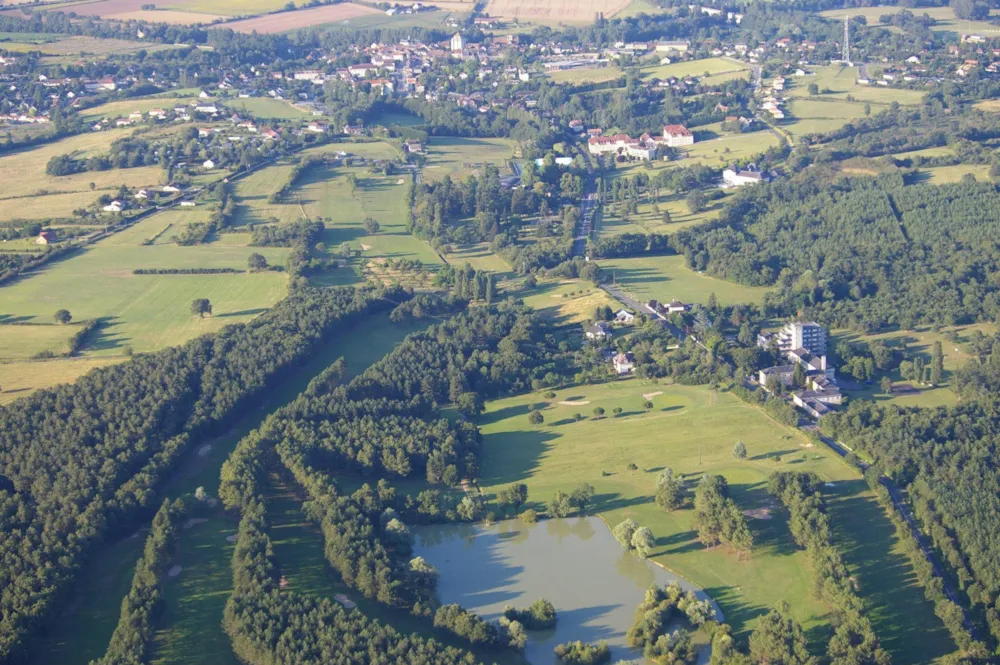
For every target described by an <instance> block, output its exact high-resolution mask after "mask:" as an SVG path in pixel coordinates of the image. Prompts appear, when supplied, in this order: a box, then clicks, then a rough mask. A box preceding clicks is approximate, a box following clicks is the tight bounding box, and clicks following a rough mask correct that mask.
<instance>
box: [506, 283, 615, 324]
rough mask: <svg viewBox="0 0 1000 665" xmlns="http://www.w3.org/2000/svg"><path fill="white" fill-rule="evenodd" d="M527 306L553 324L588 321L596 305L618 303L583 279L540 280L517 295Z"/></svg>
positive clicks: (613, 304) (589, 321)
mask: <svg viewBox="0 0 1000 665" xmlns="http://www.w3.org/2000/svg"><path fill="white" fill-rule="evenodd" d="M517 295H518V296H519V297H521V298H523V299H524V302H525V303H526V304H528V305H529V306H530V307H532V308H534V309H536V310H538V313H539V314H541V315H542V316H543V317H545V318H546V319H548V320H549V321H551V322H552V323H554V324H556V325H573V324H583V323H591V322H593V320H594V312H595V310H596V309H597V308H598V307H604V306H608V307H611V308H612V309H617V308H618V307H620V305H619V304H618V303H617V302H616V301H615V300H614V299H613V298H612V297H611V296H609V295H608V294H607V293H606V292H605V291H603V290H601V289H599V288H597V287H596V286H594V285H593V284H591V283H589V282H584V281H582V280H575V279H574V280H558V281H556V280H542V281H540V282H538V286H537V287H535V288H534V289H523V290H521V291H520V292H519V293H518V294H517Z"/></svg>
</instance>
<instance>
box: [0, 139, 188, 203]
mask: <svg viewBox="0 0 1000 665" xmlns="http://www.w3.org/2000/svg"><path fill="white" fill-rule="evenodd" d="M164 131H167V132H169V131H173V130H172V129H168V130H164ZM134 132H135V130H134V129H131V128H123V129H115V130H108V131H104V132H93V133H87V134H79V135H77V136H71V137H68V138H65V139H62V140H60V141H55V142H53V143H47V144H44V145H41V146H38V147H36V148H33V149H28V150H23V151H18V152H13V153H10V154H7V155H4V156H3V157H0V180H2V182H3V183H4V188H3V192H2V193H0V196H2V197H3V199H2V201H0V202H2V203H3V205H0V208H2V210H3V211H2V212H0V221H2V220H10V219H35V218H51V217H53V216H57V215H58V216H63V215H66V216H68V215H70V214H72V211H73V209H75V208H80V207H85V206H87V205H90V204H92V203H93V202H94V201H96V200H97V197H98V196H100V194H101V193H103V192H105V191H108V190H112V189H118V188H119V187H120V186H121V185H128V186H130V187H141V186H147V185H155V184H159V182H160V179H161V178H162V175H163V173H162V169H160V168H158V167H153V166H141V167H136V168H131V169H112V170H109V171H86V172H83V173H74V174H72V175H66V176H50V175H48V174H47V173H45V166H46V164H48V161H49V160H50V159H51V158H52V157H55V156H58V155H66V154H73V155H75V156H76V157H78V158H85V157H91V156H95V155H102V154H104V153H106V152H107V151H108V147H109V146H110V145H111V142H112V141H114V140H115V139H118V138H122V137H125V136H129V135H131V134H132V133H134ZM157 135H159V132H158V133H157ZM91 183H93V188H91ZM71 193H72V194H71ZM67 194H70V195H67ZM15 199H16V203H13V202H12V201H13V200H15Z"/></svg>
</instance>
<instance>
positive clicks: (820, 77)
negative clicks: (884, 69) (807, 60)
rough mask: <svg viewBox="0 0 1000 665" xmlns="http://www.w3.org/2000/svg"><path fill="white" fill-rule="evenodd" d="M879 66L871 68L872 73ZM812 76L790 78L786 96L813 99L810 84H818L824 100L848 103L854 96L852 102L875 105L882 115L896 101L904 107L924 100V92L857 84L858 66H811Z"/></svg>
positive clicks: (876, 110) (784, 94) (873, 107)
mask: <svg viewBox="0 0 1000 665" xmlns="http://www.w3.org/2000/svg"><path fill="white" fill-rule="evenodd" d="M874 68H875V65H870V66H869V72H871V70H872V69H874ZM806 69H807V70H808V71H809V72H810V73H812V74H813V75H812V76H793V77H788V78H786V86H788V87H786V89H785V91H784V92H783V93H782V95H783V96H785V97H791V98H795V97H809V96H810V95H809V85H810V84H813V83H815V84H816V85H817V87H818V88H819V89H820V91H821V92H822V91H824V90H829V91H830V92H822V94H821V97H820V98H822V99H838V100H841V101H846V100H847V96H848V95H850V96H851V98H852V99H854V100H855V101H856V102H859V103H861V104H862V106H863V105H864V103H866V102H867V103H870V104H871V105H872V113H878V112H879V111H881V110H882V109H883V108H884V105H887V104H891V103H892V102H899V103H900V104H903V105H914V104H919V103H920V101H921V100H922V99H923V97H924V93H923V92H921V91H920V90H903V89H897V88H890V87H882V86H877V85H861V84H858V83H857V78H858V76H859V73H858V68H857V67H844V66H843V65H822V66H811V65H810V66H809V67H807V68H806Z"/></svg>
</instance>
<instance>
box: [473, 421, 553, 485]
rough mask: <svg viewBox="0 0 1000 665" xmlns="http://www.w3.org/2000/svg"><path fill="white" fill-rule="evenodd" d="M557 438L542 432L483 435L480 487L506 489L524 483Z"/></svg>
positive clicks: (530, 431) (526, 430)
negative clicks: (504, 487) (503, 487)
mask: <svg viewBox="0 0 1000 665" xmlns="http://www.w3.org/2000/svg"><path fill="white" fill-rule="evenodd" d="M557 438H559V435H558V434H555V433H552V432H547V431H545V430H544V429H537V430H535V429H525V430H520V431H517V432H497V433H495V434H486V435H484V436H483V452H484V454H483V460H482V465H481V466H482V469H483V478H482V481H481V483H482V484H483V485H484V486H490V485H508V484H510V483H515V482H518V481H522V480H527V479H528V478H530V477H531V476H532V475H533V474H534V473H535V471H536V470H537V469H538V467H539V465H540V464H541V458H542V456H543V455H544V454H545V453H546V452H547V451H548V450H549V448H550V447H551V446H552V442H553V441H555V440H556V439H557Z"/></svg>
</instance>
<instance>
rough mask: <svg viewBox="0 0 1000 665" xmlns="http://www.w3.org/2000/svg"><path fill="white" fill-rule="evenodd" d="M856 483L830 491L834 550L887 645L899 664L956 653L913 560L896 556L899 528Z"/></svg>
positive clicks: (863, 486)
mask: <svg viewBox="0 0 1000 665" xmlns="http://www.w3.org/2000/svg"><path fill="white" fill-rule="evenodd" d="M867 491H868V486H867V484H866V483H865V481H863V480H860V479H856V480H848V481H842V482H838V483H837V484H836V485H835V486H834V487H829V488H827V487H824V488H823V492H824V494H825V495H826V499H827V505H828V506H829V514H830V521H831V524H832V526H833V529H834V546H835V547H836V548H837V549H838V550H839V551H840V552H841V553H842V554H843V555H844V560H845V561H846V563H847V565H848V567H849V569H850V570H851V573H852V574H853V575H854V578H855V579H856V581H857V584H858V594H859V595H860V596H861V598H862V599H863V600H864V601H865V603H866V605H867V606H868V611H867V612H866V616H868V618H869V619H871V621H872V624H873V627H874V629H875V633H876V634H877V635H878V636H879V639H880V641H881V643H882V646H883V647H885V648H886V649H887V650H889V651H890V653H892V655H893V660H895V661H896V662H906V663H929V662H932V661H934V660H936V659H937V658H939V657H940V656H943V655H945V654H946V653H949V652H951V651H953V650H954V649H955V645H954V644H953V643H952V641H951V637H950V636H949V635H948V632H947V631H946V630H945V628H944V626H943V624H942V623H941V622H940V620H938V619H937V617H936V616H935V615H934V609H933V606H932V605H931V604H930V603H929V602H928V601H927V600H926V599H925V598H924V594H923V590H922V589H921V587H920V586H919V584H918V582H917V579H916V573H915V572H914V570H913V567H912V565H911V564H910V561H909V559H908V558H907V557H906V555H904V554H903V553H901V552H898V551H892V549H891V548H892V545H893V543H895V542H896V534H895V529H894V527H893V525H892V522H891V521H890V520H889V517H888V516H887V515H886V514H885V511H884V510H883V509H882V507H881V506H880V505H879V504H878V502H877V501H876V500H875V499H874V498H873V497H872V496H871V495H869V494H867Z"/></svg>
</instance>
